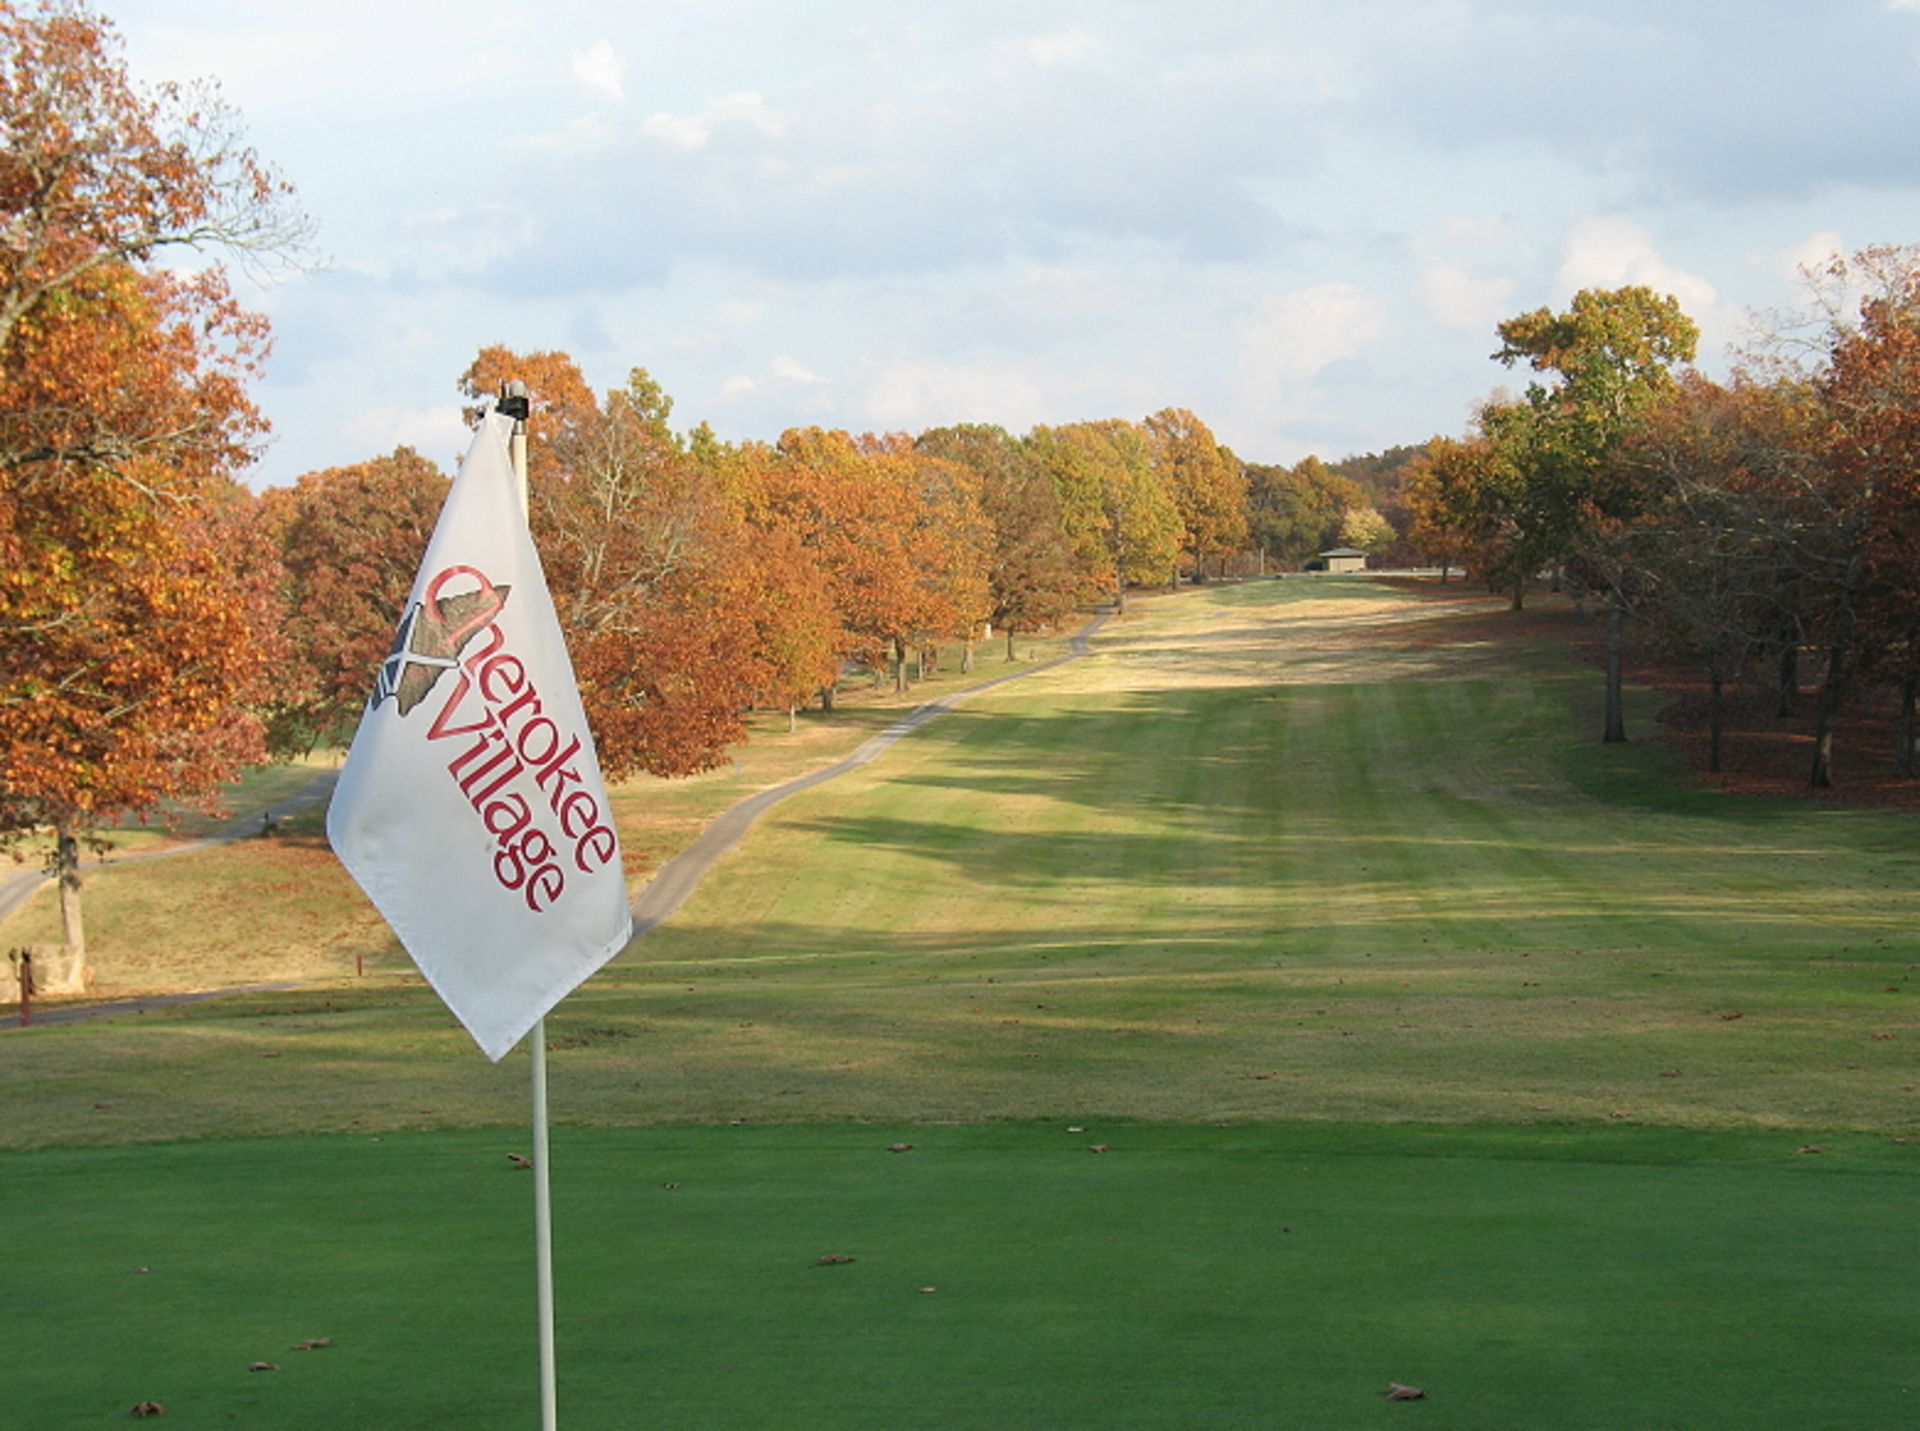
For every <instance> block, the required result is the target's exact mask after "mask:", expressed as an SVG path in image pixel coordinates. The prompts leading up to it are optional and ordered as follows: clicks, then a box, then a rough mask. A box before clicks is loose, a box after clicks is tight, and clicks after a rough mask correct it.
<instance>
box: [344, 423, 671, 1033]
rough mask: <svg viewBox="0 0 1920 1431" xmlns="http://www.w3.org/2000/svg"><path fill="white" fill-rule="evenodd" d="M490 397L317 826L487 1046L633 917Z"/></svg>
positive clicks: (526, 1020) (555, 994) (533, 1019)
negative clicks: (324, 817) (324, 814)
mask: <svg viewBox="0 0 1920 1431" xmlns="http://www.w3.org/2000/svg"><path fill="white" fill-rule="evenodd" d="M512 429H513V420H512V419H511V418H509V417H506V416H504V415H502V414H500V413H497V412H489V413H488V414H487V416H486V417H485V418H483V419H482V420H481V423H480V430H479V431H478V432H477V433H476V434H474V439H473V446H472V447H471V448H470V449H469V450H468V452H467V456H466V460H465V461H463V462H462V463H461V464H460V471H459V474H458V475H457V476H456V477H455V478H454V480H453V490H452V491H451V492H449V493H448V494H447V502H446V505H445V506H444V507H443V508H442V509H441V512H440V520H439V521H438V522H437V523H436V524H435V526H434V529H433V537H432V539H431V540H430V541H429V542H428V543H427V554H426V558H425V560H424V561H423V562H422V563H421V566H420V574H419V575H418V576H416V577H415V578H414V582H413V592H412V594H411V595H410V596H408V598H407V605H406V609H405V611H403V612H402V613H401V616H400V629H399V631H398V632H397V633H396V634H395V636H394V639H393V649H392V651H391V652H390V653H389V654H388V656H387V658H386V660H385V661H383V662H382V663H381V666H380V670H379V674H378V675H377V677H376V678H375V681H374V688H373V694H372V696H371V698H370V699H369V700H368V702H367V708H366V711H365V712H364V713H363V714H362V715H361V717H360V728H359V730H358V731H357V732H356V733H355V735H354V738H353V749H352V750H351V751H350V752H349V753H348V755H347V763H346V766H345V768H344V769H343V770H342V771H341V772H340V783H339V785H338V787H337V788H336V790H335V792H334V797H333V805H332V808H331V809H329V811H328V812H327V839H328V841H329V842H330V843H331V844H332V845H333V848H334V852H335V853H336V854H338V855H339V856H340V861H341V863H342V864H344V865H345V866H346V867H347V870H348V872H349V873H350V874H352V876H353V877H354V879H355V880H357V881H358V882H359V884H360V887H361V888H362V889H363V890H365V891H366V892H367V897H368V898H369V899H371V900H372V901H373V903H374V906H375V908H377V909H378V910H379V911H380V913H381V914H382V915H384V916H385V917H386V921H387V923H388V924H390V925H392V926H393V932H394V933H395V934H397V935H399V936H400V942H401V943H402V944H404V945H405V946H406V948H407V952H408V953H409V954H411V955H412V956H413V961H414V963H416V964H418V965H419V966H420V972H421V973H423V974H425V975H426V977H427V981H428V982H429V983H431V984H432V985H433V987H434V989H435V990H436V991H437V992H438V993H439V995H440V997H441V998H442V999H443V1000H445V1002H446V1005H447V1007H448V1008H449V1009H451V1010H452V1011H453V1013H454V1016H455V1017H456V1018H458V1019H459V1020H460V1022H461V1023H462V1024H464V1025H466V1028H467V1032H469V1033H471V1034H472V1035H473V1038H474V1041H475V1042H476V1043H478V1044H479V1045H480V1048H481V1051H482V1052H484V1053H485V1054H486V1055H487V1057H488V1058H490V1059H493V1060H495V1061H496V1062H497V1061H498V1060H499V1059H501V1058H503V1057H505V1055H506V1053H507V1051H508V1050H509V1049H511V1048H512V1047H513V1046H514V1044H516V1043H518V1042H519V1041H520V1039H521V1038H522V1036H524V1035H525V1034H526V1032H527V1031H528V1030H529V1029H531V1028H532V1027H533V1026H534V1024H535V1023H537V1022H538V1021H539V1020H540V1019H541V1018H543V1017H545V1015H546V1013H547V1011H548V1010H549V1009H551V1008H552V1007H553V1006H554V1005H555V1004H557V1003H559V1002H560V1000H562V999H563V998H565V997H566V996H567V994H568V993H569V992H571V991H572V990H573V989H574V988H575V987H576V986H577V985H579V984H580V982H581V981H582V980H584V979H585V978H586V977H587V976H588V975H590V974H592V973H593V971H594V970H596V969H598V968H599V967H600V966H601V965H602V964H604V963H606V962H607V960H609V959H611V958H612V957H613V956H614V955H615V954H617V953H619V952H620V950H621V948H622V947H624V946H625V944H626V943H627V940H628V939H629V938H630V937H631V936H632V932H633V918H632V916H631V914H629V912H628V908H627V886H626V877H625V875H624V873H623V872H622V870H621V865H620V840H619V836H617V835H616V834H615V833H614V828H613V818H612V814H611V812H610V811H609V809H608V807H607V794H606V787H605V785H604V783H603V782H602V780H601V778H600V763H599V760H598V758H597V757H596V756H595V754H594V749H593V738H592V736H591V735H590V734H589V732H588V730H587V722H586V716H585V714H584V713H583V712H582V710H581V707H580V693H579V690H578V689H577V687H576V685H575V683H574V678H573V665H572V663H571V662H570V661H569V660H568V659H567V650H566V645H565V642H564V641H563V639H562V637H561V634H560V623H559V620H558V619H557V618H556V617H555V615H554V612H553V600H552V598H551V597H549V596H548V594H547V583H546V578H545V576H544V575H543V574H542V572H541V570H540V557H539V554H538V553H537V552H536V551H535V550H534V546H533V538H532V535H531V534H530V533H529V532H528V530H527V521H526V517H525V514H524V512H523V510H522V507H521V501H520V496H519V491H518V488H517V486H516V484H515V481H514V474H513V463H512V459H511V457H510V456H509V454H508V449H507V439H508V437H509V435H510V434H511V432H512Z"/></svg>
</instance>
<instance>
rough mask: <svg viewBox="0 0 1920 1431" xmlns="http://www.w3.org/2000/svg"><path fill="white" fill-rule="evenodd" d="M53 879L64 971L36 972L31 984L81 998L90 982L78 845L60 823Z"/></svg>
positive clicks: (66, 828) (45, 991)
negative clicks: (81, 899)
mask: <svg viewBox="0 0 1920 1431" xmlns="http://www.w3.org/2000/svg"><path fill="white" fill-rule="evenodd" d="M53 877H54V881H55V883H57V884H58V885H59V887H60V940H61V943H62V945H63V946H64V948H63V950H62V962H63V963H64V965H65V968H64V969H63V970H60V971H50V970H47V969H40V968H36V969H35V971H34V972H35V974H36V975H37V976H38V977H37V978H36V981H35V982H36V983H37V984H38V985H39V988H40V991H41V992H42V993H47V994H84V993H85V992H86V991H87V985H88V984H89V983H91V982H92V970H90V969H88V968H87V926H86V922H85V921H84V920H83V919H82V918H81V915H80V841H79V840H78V839H76V838H75V836H74V833H73V830H72V828H71V827H70V826H68V825H67V824H66V823H65V822H64V821H63V822H62V823H60V824H58V825H56V826H55V827H54V862H53ZM49 975H51V977H49Z"/></svg>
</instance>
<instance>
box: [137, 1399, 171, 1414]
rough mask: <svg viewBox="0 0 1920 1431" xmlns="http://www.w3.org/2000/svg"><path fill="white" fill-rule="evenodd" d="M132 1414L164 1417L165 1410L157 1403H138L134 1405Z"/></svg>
mask: <svg viewBox="0 0 1920 1431" xmlns="http://www.w3.org/2000/svg"><path fill="white" fill-rule="evenodd" d="M133 1414H134V1415H135V1416H165V1415H166V1414H167V1408H166V1407H164V1406H162V1405H161V1404H160V1403H159V1402H157V1401H139V1402H135V1403H134V1407H133Z"/></svg>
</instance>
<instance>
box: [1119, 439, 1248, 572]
mask: <svg viewBox="0 0 1920 1431" xmlns="http://www.w3.org/2000/svg"><path fill="white" fill-rule="evenodd" d="M1140 427H1141V430H1142V431H1143V432H1144V433H1145V434H1146V438H1147V444H1148V447H1149V449H1150V451H1151V452H1152V455H1153V464H1154V468H1155V470H1156V471H1157V472H1159V474H1160V480H1161V482H1162V483H1164V484H1165V486H1166V489H1167V492H1168V493H1169V495H1171V496H1172V498H1173V503H1174V508H1175V510H1176V511H1178V513H1179V514H1180V526H1181V537H1180V542H1181V546H1182V548H1183V549H1184V550H1185V551H1186V552H1187V553H1188V555H1189V556H1190V557H1191V558H1192V563H1193V578H1194V580H1195V581H1204V580H1206V571H1205V564H1206V559H1207V558H1208V557H1210V556H1211V557H1224V556H1225V555H1226V554H1227V553H1229V552H1234V551H1239V550H1240V549H1241V546H1242V544H1243V543H1244V542H1245V541H1246V539H1247V479H1246V474H1245V472H1244V471H1243V469H1242V468H1241V465H1240V459H1239V458H1237V457H1235V456H1234V455H1233V454H1232V453H1231V452H1229V451H1228V450H1227V449H1226V448H1224V447H1222V446H1221V445H1220V444H1219V443H1218V442H1217V441H1216V440H1215V439H1214V436H1213V432H1212V430H1211V429H1210V428H1208V426H1207V425H1206V424H1205V423H1204V422H1202V421H1201V420H1200V419H1199V418H1197V417H1195V416H1194V415H1193V414H1192V413H1190V412H1188V411H1187V410H1186V409H1185V408H1183V407H1169V408H1162V409H1161V410H1160V411H1159V412H1156V413H1154V414H1153V416H1151V417H1149V418H1147V419H1146V420H1145V421H1143V422H1142V423H1141V424H1140Z"/></svg>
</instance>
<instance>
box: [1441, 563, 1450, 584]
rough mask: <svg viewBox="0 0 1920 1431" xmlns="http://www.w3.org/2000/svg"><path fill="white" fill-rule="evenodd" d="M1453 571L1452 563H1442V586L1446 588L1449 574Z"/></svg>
mask: <svg viewBox="0 0 1920 1431" xmlns="http://www.w3.org/2000/svg"><path fill="white" fill-rule="evenodd" d="M1452 570H1453V563H1452V562H1447V561H1443V562H1441V563H1440V584H1441V585H1442V586H1445V585H1446V584H1447V573H1448V572H1450V571H1452Z"/></svg>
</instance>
